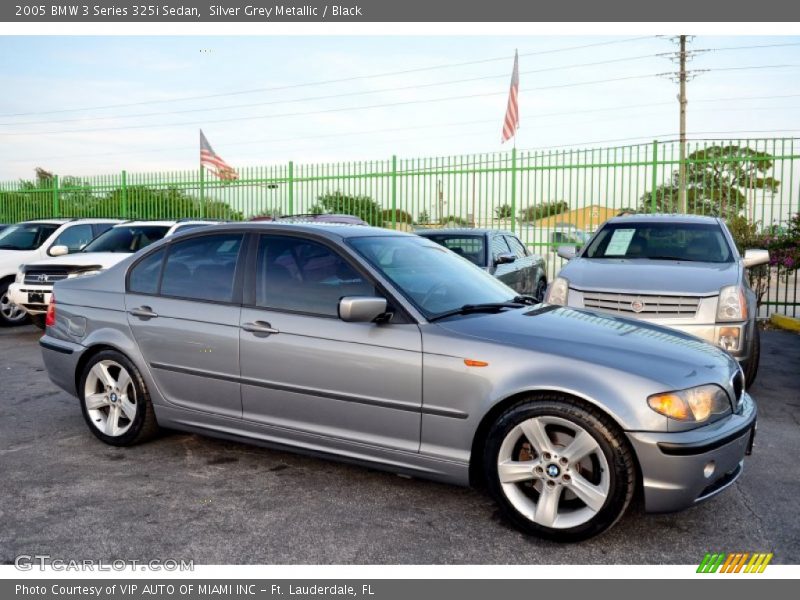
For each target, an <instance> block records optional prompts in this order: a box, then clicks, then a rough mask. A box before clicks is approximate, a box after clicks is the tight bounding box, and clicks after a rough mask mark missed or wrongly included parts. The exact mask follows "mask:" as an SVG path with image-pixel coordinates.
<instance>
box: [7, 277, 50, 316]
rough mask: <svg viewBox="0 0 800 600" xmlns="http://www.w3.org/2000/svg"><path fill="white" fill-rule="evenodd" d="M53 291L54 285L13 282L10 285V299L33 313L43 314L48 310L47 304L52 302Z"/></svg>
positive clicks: (29, 312)
mask: <svg viewBox="0 0 800 600" xmlns="http://www.w3.org/2000/svg"><path fill="white" fill-rule="evenodd" d="M52 293H53V286H43V285H31V284H28V283H12V284H11V285H10V286H9V287H8V297H9V299H10V300H11V301H12V302H13V303H14V304H16V305H17V306H20V307H22V308H24V309H25V311H26V312H27V313H28V314H31V315H41V314H44V313H46V312H47V305H48V304H50V295H51V294H52Z"/></svg>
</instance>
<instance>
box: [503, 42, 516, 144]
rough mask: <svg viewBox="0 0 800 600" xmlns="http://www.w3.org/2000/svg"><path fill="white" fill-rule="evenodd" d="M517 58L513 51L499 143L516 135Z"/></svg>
mask: <svg viewBox="0 0 800 600" xmlns="http://www.w3.org/2000/svg"><path fill="white" fill-rule="evenodd" d="M518 99H519V56H518V55H517V51H516V50H515V51H514V71H513V72H512V73H511V87H510V89H509V90H508V108H506V118H505V120H504V121H503V139H502V140H501V143H504V142H507V141H508V140H510V139H511V138H512V137H514V136H515V135H516V133H517V128H518V127H519V102H518Z"/></svg>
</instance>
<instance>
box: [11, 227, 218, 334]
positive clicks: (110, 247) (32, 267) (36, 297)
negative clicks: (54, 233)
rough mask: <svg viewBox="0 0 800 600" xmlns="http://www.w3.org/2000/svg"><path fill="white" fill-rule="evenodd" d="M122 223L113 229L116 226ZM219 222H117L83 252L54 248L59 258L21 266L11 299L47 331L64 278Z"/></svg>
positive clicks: (104, 266) (96, 269)
mask: <svg viewBox="0 0 800 600" xmlns="http://www.w3.org/2000/svg"><path fill="white" fill-rule="evenodd" d="M115 222H116V223H119V224H118V225H114V227H111V225H113V223H115ZM214 223H218V221H204V220H194V219H181V220H180V221H128V222H125V223H120V222H119V221H114V222H111V223H109V228H107V229H106V230H105V231H104V232H103V233H102V234H101V235H100V236H99V237H97V238H95V239H94V240H92V241H91V242H90V243H89V244H87V245H86V246H85V247H84V248H83V249H82V250H79V251H77V252H75V253H71V254H66V253H64V252H63V251H61V250H58V248H57V247H55V246H54V247H53V251H54V254H55V255H56V256H55V258H45V259H42V260H35V261H31V262H27V263H26V264H23V265H21V266H20V267H19V269H18V271H17V274H16V278H15V280H14V283H12V284H11V285H10V286H9V288H8V297H9V300H10V301H11V302H12V303H13V304H14V305H15V307H16V308H17V309H18V310H20V309H21V310H23V311H25V312H27V313H28V315H29V316H30V318H31V321H32V322H33V324H34V325H36V326H37V327H39V328H41V329H44V317H45V313H46V312H47V304H48V303H49V302H50V293H51V292H52V290H53V284H54V283H55V282H56V281H60V280H62V279H70V278H73V277H83V276H86V275H94V274H96V273H98V272H100V271H101V270H103V269H107V268H108V267H110V266H112V265H115V264H117V263H118V262H119V261H121V260H122V259H124V258H125V257H126V256H128V255H129V254H133V253H134V252H138V251H139V250H141V249H142V248H146V247H147V246H149V245H150V244H152V243H153V242H156V241H158V240H160V239H161V238H163V237H164V236H167V235H173V234H176V233H180V232H183V231H188V230H190V229H196V228H198V227H205V226H207V225H212V224H214Z"/></svg>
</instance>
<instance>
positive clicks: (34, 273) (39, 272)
mask: <svg viewBox="0 0 800 600" xmlns="http://www.w3.org/2000/svg"><path fill="white" fill-rule="evenodd" d="M66 278H67V271H66V270H60V271H56V270H55V269H49V270H46V271H45V270H43V269H31V270H30V271H25V283H27V284H31V285H47V284H49V283H53V282H55V281H61V280H62V279H66Z"/></svg>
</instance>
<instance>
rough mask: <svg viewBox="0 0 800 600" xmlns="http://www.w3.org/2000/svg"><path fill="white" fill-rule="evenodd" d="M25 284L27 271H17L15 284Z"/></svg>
mask: <svg viewBox="0 0 800 600" xmlns="http://www.w3.org/2000/svg"><path fill="white" fill-rule="evenodd" d="M24 282H25V271H24V270H23V269H17V276H16V277H15V278H14V283H24Z"/></svg>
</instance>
